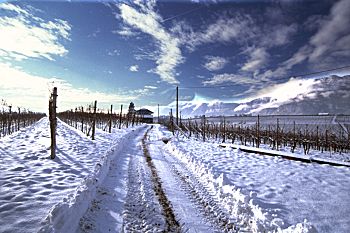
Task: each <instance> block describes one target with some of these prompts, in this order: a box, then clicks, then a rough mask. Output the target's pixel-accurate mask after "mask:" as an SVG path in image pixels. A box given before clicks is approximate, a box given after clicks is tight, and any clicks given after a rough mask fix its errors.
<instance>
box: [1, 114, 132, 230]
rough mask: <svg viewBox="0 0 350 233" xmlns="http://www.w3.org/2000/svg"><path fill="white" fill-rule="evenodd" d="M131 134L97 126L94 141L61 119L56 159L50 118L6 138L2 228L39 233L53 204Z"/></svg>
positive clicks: (2, 154) (2, 185) (66, 194)
mask: <svg viewBox="0 0 350 233" xmlns="http://www.w3.org/2000/svg"><path fill="white" fill-rule="evenodd" d="M129 132H131V129H128V130H125V129H123V130H118V131H117V132H115V133H114V134H108V133H105V132H103V131H100V130H96V140H95V141H92V140H90V139H89V138H88V137H86V136H85V135H84V134H82V133H81V132H80V131H77V130H75V129H74V128H72V127H69V126H67V125H66V124H65V123H62V122H61V121H58V128H57V148H58V149H57V155H56V158H55V159H54V160H51V159H50V136H49V135H50V131H49V121H48V118H43V119H41V120H40V121H39V122H37V123H35V124H34V125H32V126H29V127H27V128H24V129H22V130H20V131H18V132H16V133H14V134H12V135H9V136H6V137H4V138H2V139H1V140H0V158H1V164H0V232H37V231H38V230H39V228H40V222H41V221H42V220H43V219H44V218H45V217H46V216H47V215H48V213H49V210H50V208H51V207H52V206H53V205H54V204H55V203H58V202H60V201H62V199H63V198H67V196H68V195H70V194H72V193H74V190H75V189H76V188H77V186H78V185H79V184H80V183H81V182H82V181H83V180H84V178H85V177H86V176H87V175H88V174H91V173H92V172H93V171H94V169H95V167H96V166H97V164H98V163H101V164H103V162H104V160H103V156H104V155H106V154H108V153H111V152H110V150H111V149H113V147H111V146H112V145H117V144H118V143H119V141H120V140H121V138H122V137H123V136H125V135H126V134H128V133H129Z"/></svg>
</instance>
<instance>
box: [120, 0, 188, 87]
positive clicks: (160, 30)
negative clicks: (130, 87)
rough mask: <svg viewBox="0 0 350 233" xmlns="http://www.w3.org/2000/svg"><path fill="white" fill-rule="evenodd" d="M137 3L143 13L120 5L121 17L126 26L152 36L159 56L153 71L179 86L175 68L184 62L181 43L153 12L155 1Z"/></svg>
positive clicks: (166, 80)
mask: <svg viewBox="0 0 350 233" xmlns="http://www.w3.org/2000/svg"><path fill="white" fill-rule="evenodd" d="M137 3H138V4H139V6H141V11H137V10H135V9H134V8H132V7H131V6H129V5H126V4H120V5H119V9H120V17H121V18H122V19H123V21H124V22H125V23H126V24H128V25H130V26H132V27H134V28H137V29H139V30H141V31H142V32H144V33H146V34H149V35H151V36H152V37H153V38H154V39H155V40H156V42H157V46H158V48H159V56H158V58H157V59H156V64H157V67H156V68H155V69H153V70H152V71H153V72H154V73H156V74H158V75H159V76H160V78H161V79H162V80H163V81H165V82H168V83H170V84H177V83H178V80H177V79H176V78H175V76H176V73H175V68H176V66H177V65H179V64H180V63H182V62H183V57H182V55H181V50H180V48H179V46H180V41H179V40H178V39H177V38H175V37H173V36H172V35H171V34H170V33H169V32H167V31H166V30H165V29H164V27H163V26H162V25H161V24H160V23H159V22H161V17H160V16H159V15H158V14H157V13H156V12H155V11H154V10H153V6H154V2H153V1H148V2H147V5H143V4H141V3H140V2H137Z"/></svg>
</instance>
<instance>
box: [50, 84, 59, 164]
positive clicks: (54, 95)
mask: <svg viewBox="0 0 350 233" xmlns="http://www.w3.org/2000/svg"><path fill="white" fill-rule="evenodd" d="M56 102H57V87H54V88H53V92H52V94H51V97H50V100H49V120H50V134H51V159H54V158H55V157H56V127H57V118H56Z"/></svg>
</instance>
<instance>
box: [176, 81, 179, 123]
mask: <svg viewBox="0 0 350 233" xmlns="http://www.w3.org/2000/svg"><path fill="white" fill-rule="evenodd" d="M176 125H179V86H176Z"/></svg>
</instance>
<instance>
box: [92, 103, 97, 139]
mask: <svg viewBox="0 0 350 233" xmlns="http://www.w3.org/2000/svg"><path fill="white" fill-rule="evenodd" d="M96 108H97V101H96V100H95V103H94V115H93V119H92V133H91V139H92V140H95V127H96Z"/></svg>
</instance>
